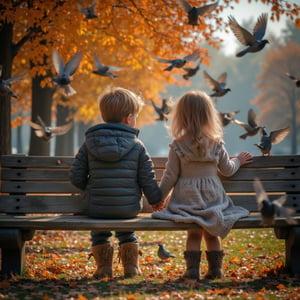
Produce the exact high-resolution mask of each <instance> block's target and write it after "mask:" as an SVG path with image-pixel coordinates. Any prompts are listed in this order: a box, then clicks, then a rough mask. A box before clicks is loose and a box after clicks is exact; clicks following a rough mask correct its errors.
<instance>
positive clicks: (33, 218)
mask: <svg viewBox="0 0 300 300" xmlns="http://www.w3.org/2000/svg"><path fill="white" fill-rule="evenodd" d="M72 161H73V157H44V156H23V155H3V156H2V157H1V161H0V163H1V172H0V178H1V188H0V247H1V262H2V264H1V273H2V274H11V273H16V274H18V273H21V272H22V268H23V264H24V260H25V244H26V241H28V240H30V239H32V238H33V236H34V232H35V230H79V231H82V230H112V231H115V230H118V231H120V230H134V231H144V230H148V231H149V230H150V231H173V230H187V229H189V228H195V227H197V225H196V224H186V223H174V222H172V221H167V220H158V219H152V218H151V209H150V207H149V205H148V206H147V205H145V206H144V209H143V211H142V212H141V213H140V214H139V215H138V216H137V217H136V218H133V219H109V220H107V219H92V218H88V217H87V216H85V215H84V209H85V205H84V201H82V197H81V196H80V193H79V190H78V189H76V188H75V187H74V186H73V185H72V184H71V183H70V182H69V177H68V172H69V167H70V165H71V163H72ZM153 162H154V165H155V171H156V175H157V180H158V181H159V180H160V178H161V176H162V173H163V170H164V167H165V163H166V158H158V157H155V158H153ZM299 167H300V155H284V156H270V157H255V158H254V162H253V163H251V164H249V165H245V166H243V167H242V168H241V169H240V170H239V171H238V172H237V173H236V174H235V175H234V176H232V177H230V178H222V180H223V184H224V187H225V190H226V192H227V193H228V195H230V197H231V198H232V200H233V201H234V203H235V204H237V205H241V206H243V207H245V208H247V209H248V210H249V211H250V212H251V214H250V216H249V217H246V218H243V219H240V220H239V221H237V222H236V223H235V225H234V229H244V228H261V227H262V226H261V216H260V214H259V212H258V208H257V204H256V196H255V193H254V188H253V178H254V177H258V178H260V180H261V181H262V184H263V186H264V188H265V190H266V192H267V193H268V194H269V196H270V199H271V200H274V199H276V198H278V197H279V196H280V195H282V194H287V196H288V199H287V202H286V204H285V205H286V206H288V207H292V208H294V209H295V210H296V213H295V215H294V216H293V217H294V218H295V219H296V220H297V225H289V224H288V223H287V222H286V221H285V220H284V219H283V218H278V219H276V222H275V224H274V225H270V227H274V231H275V235H276V237H277V238H279V239H284V240H285V258H286V261H285V265H286V268H287V270H288V271H289V272H291V273H293V274H300V169H299ZM262 251H263V250H262Z"/></svg>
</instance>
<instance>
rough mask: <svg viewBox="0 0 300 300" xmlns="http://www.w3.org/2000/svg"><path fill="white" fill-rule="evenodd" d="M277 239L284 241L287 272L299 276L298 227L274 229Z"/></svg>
mask: <svg viewBox="0 0 300 300" xmlns="http://www.w3.org/2000/svg"><path fill="white" fill-rule="evenodd" d="M275 235H276V237H277V238H280V239H285V261H286V268H287V270H288V271H289V272H290V273H292V274H294V275H296V274H298V275H299V274H300V227H288V228H275Z"/></svg>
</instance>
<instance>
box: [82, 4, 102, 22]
mask: <svg viewBox="0 0 300 300" xmlns="http://www.w3.org/2000/svg"><path fill="white" fill-rule="evenodd" d="M97 1H98V0H93V1H92V4H91V5H90V6H88V5H86V7H85V8H83V7H82V6H81V5H80V3H77V8H78V10H79V11H80V12H81V13H82V14H84V15H85V18H84V20H85V21H86V20H89V19H94V18H97V17H98V16H97V15H96V14H95V5H96V3H97Z"/></svg>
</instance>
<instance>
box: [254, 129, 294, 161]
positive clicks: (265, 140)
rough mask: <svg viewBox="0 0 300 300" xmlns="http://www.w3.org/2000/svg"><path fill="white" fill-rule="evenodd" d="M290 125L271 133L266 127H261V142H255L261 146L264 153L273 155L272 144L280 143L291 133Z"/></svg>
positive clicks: (260, 148)
mask: <svg viewBox="0 0 300 300" xmlns="http://www.w3.org/2000/svg"><path fill="white" fill-rule="evenodd" d="M289 132H290V127H285V128H281V129H278V130H274V131H271V132H270V135H268V133H267V132H266V130H265V127H262V128H261V139H260V142H259V144H254V145H255V146H257V147H258V148H259V150H260V151H261V153H262V155H263V156H264V155H268V156H270V155H271V148H272V144H278V143H280V142H281V141H283V140H284V139H285V137H286V136H287V135H288V134H289Z"/></svg>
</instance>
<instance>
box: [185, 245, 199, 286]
mask: <svg viewBox="0 0 300 300" xmlns="http://www.w3.org/2000/svg"><path fill="white" fill-rule="evenodd" d="M184 259H185V263H186V271H185V273H184V275H183V277H184V278H188V279H196V280H199V267H200V261H201V251H184Z"/></svg>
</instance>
